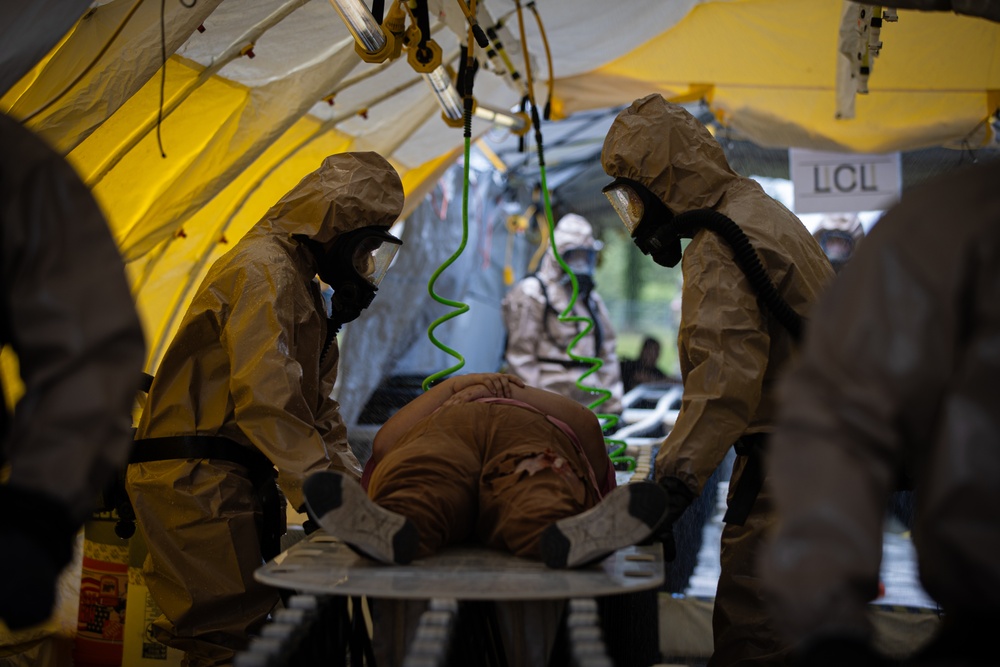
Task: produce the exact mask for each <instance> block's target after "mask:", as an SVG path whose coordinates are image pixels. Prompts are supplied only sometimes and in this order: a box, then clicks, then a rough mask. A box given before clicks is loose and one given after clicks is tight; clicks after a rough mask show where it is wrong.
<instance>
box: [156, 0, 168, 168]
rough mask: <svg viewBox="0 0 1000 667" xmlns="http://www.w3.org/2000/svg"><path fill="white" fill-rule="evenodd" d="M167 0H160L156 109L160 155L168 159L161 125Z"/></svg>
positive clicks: (164, 76)
mask: <svg viewBox="0 0 1000 667" xmlns="http://www.w3.org/2000/svg"><path fill="white" fill-rule="evenodd" d="M166 12H167V0H160V104H159V106H158V107H157V109H156V146H157V147H158V148H159V149H160V157H161V158H164V159H166V157H167V154H166V152H164V150H163V137H162V136H161V135H160V126H161V125H162V124H163V97H164V92H165V91H166V88H167V20H166Z"/></svg>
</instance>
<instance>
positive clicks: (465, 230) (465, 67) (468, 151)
mask: <svg viewBox="0 0 1000 667" xmlns="http://www.w3.org/2000/svg"><path fill="white" fill-rule="evenodd" d="M459 1H460V2H461V0H459ZM469 6H470V8H471V11H472V12H473V15H475V6H476V3H475V0H470V3H469ZM463 55H464V56H465V57H464V58H463V59H462V61H461V65H460V69H459V71H460V74H461V80H460V81H459V85H460V87H461V93H462V102H463V106H464V113H463V116H464V121H465V122H464V128H463V135H464V139H465V153H464V155H465V159H464V164H463V165H462V242H461V243H460V244H459V246H458V249H457V250H456V251H455V252H454V253H453V254H452V255H451V257H449V258H448V259H447V260H445V262H444V263H443V264H442V265H441V266H439V267H438V268H437V270H436V271H434V273H433V274H432V275H431V278H430V281H429V282H428V283H427V292H428V294H430V296H431V298H432V299H434V300H435V301H437V302H438V303H441V304H444V305H446V306H448V307H449V308H454V309H455V310H452V311H451V312H450V313H445V314H444V315H442V316H441V317H439V318H437V319H436V320H434V321H433V322H431V325H430V326H429V327H428V328H427V338H429V339H430V341H431V343H433V344H434V345H435V346H436V347H437V348H438V349H439V350H442V351H443V352H445V353H446V354H448V355H449V356H452V357H454V358H455V359H457V360H458V363H456V364H455V365H453V366H449V367H448V368H445V369H444V370H441V371H438V372H437V373H433V374H432V375H429V376H427V377H426V378H424V381H423V383H422V384H421V387H422V388H423V390H424V391H427V390H428V389H430V388H431V387H432V386H433V385H434V383H435V382H437V381H438V380H440V379H441V378H443V377H447V376H449V375H451V374H452V373H454V372H456V371H458V370H460V369H461V368H462V367H463V366H465V357H463V356H462V355H461V354H459V353H458V352H456V351H455V350H453V349H451V348H450V347H448V346H447V345H445V344H444V343H442V342H441V341H440V340H438V339H437V337H436V336H435V335H434V330H435V329H437V328H438V327H439V326H441V325H442V324H444V323H445V322H448V321H449V320H452V319H454V318H456V317H458V316H459V315H462V314H464V313H467V312H469V304H467V303H462V302H461V301H453V300H451V299H446V298H444V297H441V296H438V294H437V292H435V291H434V284H435V283H436V282H437V279H438V276H440V275H441V274H442V273H443V272H444V271H445V269H447V268H448V267H449V266H451V265H452V264H454V263H455V261H456V260H457V259H458V258H459V257H461V255H462V253H463V252H464V251H465V246H466V244H467V243H468V241H469V163H470V161H471V156H472V110H473V106H474V101H473V98H472V85H473V79H474V77H475V71H476V68H475V36H474V35H473V32H472V28H471V27H470V28H469V38H468V45H467V46H466V47H465V48H464V49H463Z"/></svg>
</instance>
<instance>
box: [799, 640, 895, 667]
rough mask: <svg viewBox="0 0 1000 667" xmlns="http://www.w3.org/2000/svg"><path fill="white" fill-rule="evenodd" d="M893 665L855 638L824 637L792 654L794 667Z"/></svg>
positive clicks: (874, 666)
mask: <svg viewBox="0 0 1000 667" xmlns="http://www.w3.org/2000/svg"><path fill="white" fill-rule="evenodd" d="M893 664H896V663H895V661H893V660H890V659H888V658H886V657H885V656H883V655H881V654H880V653H879V652H878V651H876V650H875V649H874V648H872V647H871V645H870V644H869V643H868V642H865V641H863V640H861V639H859V638H857V637H824V638H823V639H820V640H817V641H814V642H810V643H809V644H807V645H806V646H803V647H802V648H801V649H800V650H798V651H796V652H794V653H793V654H792V665H793V666H794V667H843V666H844V665H851V667H889V666H890V665H893Z"/></svg>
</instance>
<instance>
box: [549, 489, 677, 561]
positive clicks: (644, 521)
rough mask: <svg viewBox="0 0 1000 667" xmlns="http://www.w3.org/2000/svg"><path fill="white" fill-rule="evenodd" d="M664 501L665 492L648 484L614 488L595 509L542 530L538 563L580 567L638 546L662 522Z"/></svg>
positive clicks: (665, 500)
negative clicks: (635, 545)
mask: <svg viewBox="0 0 1000 667" xmlns="http://www.w3.org/2000/svg"><path fill="white" fill-rule="evenodd" d="M668 500H669V499H668V497H667V492H666V491H664V490H663V489H662V488H660V486H659V485H658V484H654V483H652V482H635V483H633V484H626V485H625V486H622V487H618V488H617V489H615V490H614V491H613V492H611V493H610V494H609V495H608V496H607V497H606V498H605V499H604V500H603V501H601V503H600V504H598V505H596V506H595V507H592V508H591V509H589V510H587V511H586V512H583V513H581V514H577V515H576V516H572V517H568V518H566V519H561V520H560V521H557V522H555V523H554V524H552V525H551V526H549V527H548V528H546V529H545V531H544V532H543V533H542V537H541V545H540V546H541V552H542V560H543V561H544V562H545V564H546V565H548V566H549V567H551V568H558V569H562V568H573V567H582V566H585V565H590V564H592V563H596V562H598V561H601V560H604V559H605V558H607V557H608V556H610V555H611V554H612V553H614V552H615V551H617V550H618V549H622V548H624V547H628V546H632V545H634V544H638V543H640V542H642V541H644V540H646V539H648V538H649V537H650V536H651V535H652V534H653V533H654V531H655V530H656V528H657V527H658V526H659V525H660V523H661V522H662V521H663V519H665V518H666V516H667V509H668Z"/></svg>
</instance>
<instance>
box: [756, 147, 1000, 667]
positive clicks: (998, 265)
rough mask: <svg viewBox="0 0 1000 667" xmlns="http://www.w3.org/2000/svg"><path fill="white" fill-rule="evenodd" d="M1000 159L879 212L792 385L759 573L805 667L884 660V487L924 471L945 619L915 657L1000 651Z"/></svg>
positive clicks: (814, 329) (917, 523)
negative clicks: (772, 524)
mask: <svg viewBox="0 0 1000 667" xmlns="http://www.w3.org/2000/svg"><path fill="white" fill-rule="evenodd" d="M998 184H1000V164H997V163H993V164H990V165H987V166H981V167H973V168H971V169H966V170H964V171H962V172H960V173H957V174H953V175H950V176H948V177H945V178H943V179H939V180H937V181H936V182H930V183H928V184H925V185H924V186H922V187H920V188H919V189H917V190H915V191H914V192H912V193H905V194H904V195H903V198H902V200H901V202H900V203H899V204H898V205H897V206H895V207H894V208H893V209H891V210H890V211H889V212H888V213H887V214H886V215H885V217H884V218H883V219H882V220H881V221H880V222H879V223H878V224H877V225H875V227H874V229H873V230H872V232H871V234H870V235H869V236H868V238H866V240H865V242H864V244H862V246H861V248H860V249H859V251H858V253H857V255H855V256H854V258H853V259H851V261H850V263H848V265H847V266H846V267H845V268H844V270H843V271H842V272H841V273H840V275H839V276H838V278H837V280H836V281H835V283H834V284H833V286H832V287H831V288H830V291H829V292H828V293H826V294H825V295H824V296H823V298H822V299H821V300H820V302H819V304H818V305H817V307H816V311H815V314H814V317H813V321H812V325H811V327H810V334H809V336H808V338H807V340H806V345H805V348H804V350H803V355H802V358H801V361H800V363H799V364H798V365H797V366H796V367H795V368H794V369H793V370H792V371H791V372H790V373H789V374H788V376H787V377H786V379H785V380H784V381H783V383H782V403H781V405H782V409H781V413H780V419H779V420H778V428H777V430H776V431H775V435H774V439H773V440H774V446H773V450H772V452H771V458H770V461H769V465H770V467H771V477H772V479H773V483H774V492H775V500H776V503H777V507H778V511H779V513H780V516H781V524H780V527H779V529H778V530H777V532H776V535H775V537H774V541H773V544H772V545H771V547H770V549H769V551H768V553H767V557H766V558H765V559H763V573H764V575H765V583H766V588H767V593H768V599H769V600H770V602H771V604H772V609H773V611H774V615H775V618H776V620H777V622H778V623H779V624H780V627H781V629H782V630H783V631H784V632H785V633H786V634H787V636H788V637H789V638H790V639H791V640H792V641H793V642H794V644H795V646H796V649H797V651H798V653H799V657H800V661H799V664H801V665H810V666H813V665H841V664H844V665H846V664H850V665H866V664H879V663H880V662H881V658H880V657H879V656H877V655H875V653H874V652H873V650H872V648H871V645H870V640H871V636H872V626H871V622H870V619H869V615H868V608H867V605H868V602H869V601H871V600H873V599H874V598H875V597H876V595H877V591H878V582H879V568H880V564H881V559H882V537H883V519H884V517H885V506H886V501H887V500H888V498H889V494H890V492H891V491H893V489H894V488H896V485H897V483H898V482H899V479H900V472H905V477H907V478H909V479H910V480H911V481H912V484H913V489H914V497H915V499H916V509H915V515H914V517H915V518H914V524H913V544H914V546H915V547H916V551H917V557H918V563H919V567H920V581H921V583H922V584H923V585H924V588H925V589H926V590H927V592H928V593H929V594H930V595H931V597H933V598H934V599H935V600H936V601H937V602H938V603H939V604H940V605H941V608H942V609H943V610H944V616H943V619H942V624H941V630H940V632H939V635H938V636H937V637H936V638H935V640H934V641H932V643H931V644H930V646H929V647H927V649H926V650H924V651H922V652H921V654H920V655H918V656H917V657H916V658H914V659H913V660H912V661H909V662H907V664H912V665H921V666H931V665H933V666H935V667H939V666H942V667H943V666H949V667H951V666H959V665H987V664H988V665H996V664H998V662H1000V660H998V658H997V648H996V639H995V635H996V631H997V627H998V625H997V624H998V622H1000V483H998V479H1000V383H998V378H1000V195H998V190H997V185H998Z"/></svg>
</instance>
